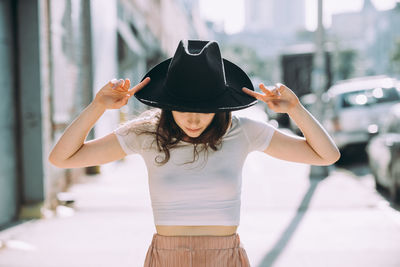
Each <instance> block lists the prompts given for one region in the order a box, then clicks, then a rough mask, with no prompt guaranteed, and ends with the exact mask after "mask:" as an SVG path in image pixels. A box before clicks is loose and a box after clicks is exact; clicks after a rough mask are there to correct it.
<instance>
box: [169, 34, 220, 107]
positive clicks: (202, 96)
mask: <svg viewBox="0 0 400 267" xmlns="http://www.w3.org/2000/svg"><path fill="white" fill-rule="evenodd" d="M165 86H166V88H167V90H168V91H169V93H170V94H172V95H173V96H174V97H178V98H181V99H184V100H186V101H199V100H207V99H212V98H214V97H216V96H218V95H220V94H222V93H224V91H225V90H226V78H225V72H224V65H223V61H222V57H221V52H220V50H219V46H218V43H217V42H215V41H201V40H182V41H180V42H179V45H178V48H177V49H176V52H175V55H174V57H173V58H172V60H171V62H170V64H169V67H168V72H167V78H166V83H165Z"/></svg>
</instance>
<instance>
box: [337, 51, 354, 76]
mask: <svg viewBox="0 0 400 267" xmlns="http://www.w3.org/2000/svg"><path fill="white" fill-rule="evenodd" d="M356 58H357V52H356V51H355V50H352V49H348V50H341V51H339V52H338V55H337V60H338V64H337V69H336V72H337V75H338V77H339V79H340V80H345V79H349V78H351V76H352V74H353V73H354V69H355V68H354V63H355V60H356Z"/></svg>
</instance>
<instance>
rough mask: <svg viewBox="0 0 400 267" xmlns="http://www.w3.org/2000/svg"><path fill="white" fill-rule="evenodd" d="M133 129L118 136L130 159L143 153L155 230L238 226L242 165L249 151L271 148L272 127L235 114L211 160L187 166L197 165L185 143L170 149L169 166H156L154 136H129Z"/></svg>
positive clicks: (120, 130)
mask: <svg viewBox="0 0 400 267" xmlns="http://www.w3.org/2000/svg"><path fill="white" fill-rule="evenodd" d="M135 125H137V123H135V120H132V121H129V122H127V123H125V124H124V125H121V126H119V127H118V128H117V129H115V130H114V133H115V134H116V136H117V138H118V141H119V143H120V145H121V148H122V149H123V150H124V151H125V152H126V153H127V154H133V153H139V154H140V155H141V156H142V157H143V159H144V161H145V163H146V167H147V171H148V179H149V180H148V182H149V191H150V199H151V203H152V204H151V205H152V210H153V216H154V223H155V224H156V225H239V221H240V204H241V188H242V167H243V163H244V161H245V159H246V157H247V154H248V153H250V152H251V151H255V150H257V151H263V150H265V149H266V148H267V147H268V145H269V143H270V140H271V138H272V135H273V133H274V131H275V128H274V127H273V126H272V125H271V124H269V123H265V122H259V121H255V120H252V119H249V118H244V117H238V116H236V115H234V114H233V115H232V125H231V127H230V128H229V130H228V131H227V132H226V133H225V135H224V136H223V139H222V148H221V149H220V150H218V151H213V150H211V149H209V151H208V158H207V159H206V158H205V157H204V155H205V154H206V153H204V152H201V153H200V157H199V158H198V159H197V161H196V162H195V163H190V164H186V165H183V163H185V162H188V161H192V160H193V145H192V144H190V143H188V142H184V141H181V142H180V143H178V147H176V148H173V149H170V155H171V157H170V159H169V161H168V162H167V163H166V164H164V165H157V164H156V162H155V160H154V159H155V157H157V156H160V159H164V153H163V152H157V148H156V144H155V142H153V141H154V137H152V136H151V135H146V134H142V135H137V134H136V133H134V132H133V131H129V128H132V127H135ZM153 129H154V128H153ZM152 143H153V144H152ZM198 149H199V148H198Z"/></svg>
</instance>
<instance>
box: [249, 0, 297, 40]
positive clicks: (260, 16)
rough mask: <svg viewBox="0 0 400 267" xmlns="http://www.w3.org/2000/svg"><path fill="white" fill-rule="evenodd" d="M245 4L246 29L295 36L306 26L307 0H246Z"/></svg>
mask: <svg viewBox="0 0 400 267" xmlns="http://www.w3.org/2000/svg"><path fill="white" fill-rule="evenodd" d="M245 5H246V7H245V9H246V13H245V31H248V32H256V33H259V32H263V31H264V32H265V31H269V32H275V33H279V35H284V36H293V35H295V34H296V32H297V31H299V30H303V29H304V28H305V0H295V1H293V0H246V1H245ZM289 18H290V19H289Z"/></svg>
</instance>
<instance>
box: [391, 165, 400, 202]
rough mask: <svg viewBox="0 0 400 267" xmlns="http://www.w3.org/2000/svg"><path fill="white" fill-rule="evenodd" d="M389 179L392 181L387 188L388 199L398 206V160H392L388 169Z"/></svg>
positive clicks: (399, 177) (399, 167)
mask: <svg viewBox="0 0 400 267" xmlns="http://www.w3.org/2000/svg"><path fill="white" fill-rule="evenodd" d="M390 174H391V175H390V176H391V177H390V178H391V180H392V183H391V186H390V188H389V192H390V198H391V199H392V201H393V202H395V203H398V204H400V159H399V158H397V159H394V161H393V163H392V165H391V168H390Z"/></svg>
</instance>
